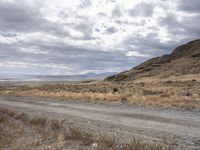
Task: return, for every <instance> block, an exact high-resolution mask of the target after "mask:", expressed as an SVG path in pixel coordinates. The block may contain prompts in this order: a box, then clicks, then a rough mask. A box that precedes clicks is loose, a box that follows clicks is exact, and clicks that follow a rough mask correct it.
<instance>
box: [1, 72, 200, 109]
mask: <svg viewBox="0 0 200 150" xmlns="http://www.w3.org/2000/svg"><path fill="white" fill-rule="evenodd" d="M199 79H200V78H199V77H198V76H197V75H187V76H186V75H185V76H183V78H181V77H179V78H178V77H170V78H165V79H161V78H142V79H140V80H136V81H134V82H120V83H115V82H90V83H74V84H71V83H69V84H46V85H34V86H21V87H16V88H13V87H12V88H5V87H4V88H0V89H1V90H0V94H1V95H15V96H38V97H49V98H57V99H61V100H88V101H93V102H95V101H107V102H122V103H130V104H139V105H145V106H146V105H153V106H161V107H181V108H185V109H197V110H200V92H199V89H200V81H199Z"/></svg>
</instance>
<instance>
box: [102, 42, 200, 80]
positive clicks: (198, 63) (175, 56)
mask: <svg viewBox="0 0 200 150" xmlns="http://www.w3.org/2000/svg"><path fill="white" fill-rule="evenodd" d="M197 73H200V39H198V40H195V41H191V42H189V43H187V44H185V45H182V46H179V47H177V48H176V49H175V50H174V51H173V53H172V54H170V55H164V56H161V57H156V58H152V59H150V60H148V61H146V62H144V63H142V64H140V65H139V66H136V67H134V68H132V69H131V70H128V71H124V72H121V73H119V74H117V75H113V76H110V77H107V78H106V79H105V81H130V80H134V79H138V78H142V77H151V76H159V77H161V78H165V77H169V76H172V75H173V76H179V75H185V74H197Z"/></svg>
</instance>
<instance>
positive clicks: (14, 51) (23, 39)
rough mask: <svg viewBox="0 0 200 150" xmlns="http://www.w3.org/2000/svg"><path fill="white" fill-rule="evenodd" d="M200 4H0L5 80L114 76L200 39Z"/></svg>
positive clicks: (174, 0) (99, 0)
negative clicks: (25, 76)
mask: <svg viewBox="0 0 200 150" xmlns="http://www.w3.org/2000/svg"><path fill="white" fill-rule="evenodd" d="M199 8H200V2H199V1H198V0H190V1H188V0H167V1H166V0H151V1H144V0H138V1H132V0H126V1H124V0H73V1H67V0H66V1H59V0H43V1H41V0H0V72H1V74H80V73H87V72H94V73H101V72H112V71H114V72H116V71H122V70H125V69H128V68H131V67H133V66H135V65H137V64H138V63H141V62H142V61H144V60H146V59H148V58H151V57H154V56H159V55H162V54H165V53H170V52H171V51H172V50H173V48H175V47H176V46H177V45H179V44H183V43H185V42H187V41H190V40H194V39H197V38H200V28H199V23H200V22H199V20H200V9H199Z"/></svg>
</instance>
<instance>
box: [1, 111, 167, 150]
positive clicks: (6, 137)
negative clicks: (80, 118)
mask: <svg viewBox="0 0 200 150" xmlns="http://www.w3.org/2000/svg"><path fill="white" fill-rule="evenodd" d="M11 114H14V115H11ZM46 120H48V119H47V118H45V117H41V116H29V115H27V114H25V113H22V114H16V113H14V112H12V111H10V110H6V109H0V133H1V135H0V148H5V146H6V147H10V146H11V145H16V143H15V142H16V139H18V138H22V139H23V136H25V135H26V136H29V137H32V136H33V137H35V135H34V134H42V135H41V136H42V137H43V140H40V139H37V140H36V139H35V138H32V139H31V140H33V139H35V140H33V141H31V143H32V144H31V147H30V145H29V149H30V148H35V147H38V146H42V145H45V140H47V141H48V140H49V141H52V143H54V144H53V145H52V146H51V149H62V148H65V147H66V146H69V141H70V142H71V143H74V142H75V143H79V144H81V143H82V144H83V145H84V146H86V147H87V148H88V149H89V148H91V147H93V146H94V145H95V146H96V148H97V149H99V150H104V149H117V148H118V149H119V148H120V149H126V150H169V149H170V148H169V146H167V145H165V144H162V143H158V144H152V143H146V142H143V140H142V139H139V138H138V139H136V138H134V139H133V140H131V141H130V142H128V143H121V142H119V141H120V140H119V141H117V140H116V137H115V136H113V135H107V134H99V135H98V136H96V135H94V134H92V132H90V131H86V130H83V129H81V128H79V127H75V126H71V125H67V124H64V122H65V120H63V121H58V120H50V121H49V123H46V122H47V121H46ZM19 121H22V122H23V123H25V125H26V128H27V127H28V128H30V130H32V126H33V129H34V128H35V129H36V130H35V131H36V132H38V127H40V129H41V130H43V132H39V133H36V132H33V133H34V134H33V133H31V132H29V134H30V135H29V134H27V133H26V134H24V132H25V131H24V130H23V129H24V128H25V127H23V126H22V128H21V129H22V130H19V129H18V128H19V123H16V122H19ZM30 125H32V126H30ZM49 127H50V128H49ZM46 129H52V130H46ZM51 132H53V133H54V134H51ZM41 136H39V137H41ZM42 141H43V142H42ZM67 141H68V142H67ZM24 142H28V141H27V140H26V141H24ZM28 143H29V142H28ZM28 143H24V144H28ZM47 143H49V142H47ZM66 143H68V144H66ZM83 145H82V146H83ZM26 146H28V145H26ZM26 146H25V147H20V146H19V147H18V148H19V149H26V148H27V147H26ZM80 146H81V145H80Z"/></svg>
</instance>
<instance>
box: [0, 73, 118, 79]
mask: <svg viewBox="0 0 200 150" xmlns="http://www.w3.org/2000/svg"><path fill="white" fill-rule="evenodd" d="M114 74H116V72H106V73H101V74H95V73H87V74H80V75H17V76H14V75H12V76H6V77H5V76H4V75H2V76H0V80H3V81H5V80H9V81H83V80H102V79H104V78H106V77H107V76H111V75H114Z"/></svg>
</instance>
